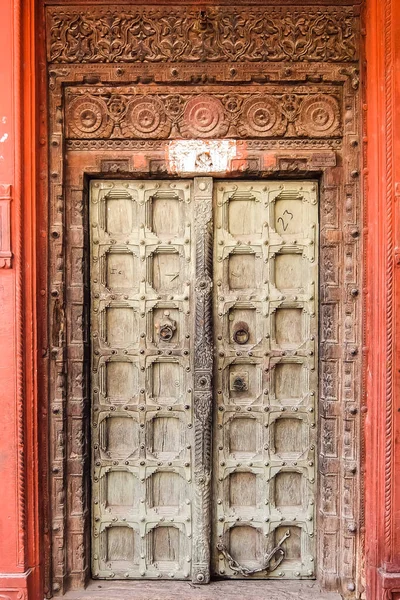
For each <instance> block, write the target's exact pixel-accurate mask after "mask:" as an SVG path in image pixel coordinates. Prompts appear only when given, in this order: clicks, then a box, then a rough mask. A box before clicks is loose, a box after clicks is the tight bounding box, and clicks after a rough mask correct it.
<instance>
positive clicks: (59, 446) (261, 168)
mask: <svg viewBox="0 0 400 600" xmlns="http://www.w3.org/2000/svg"><path fill="white" fill-rule="evenodd" d="M357 69H358V66H357V64H354V63H353V64H351V65H347V66H344V65H337V66H336V65H332V64H331V65H329V64H322V63H318V64H316V65H315V68H313V74H312V76H311V75H310V72H309V69H308V68H307V67H306V66H305V65H303V64H294V63H293V64H290V68H289V67H286V68H285V66H284V65H280V66H279V65H275V64H266V63H262V65H259V66H257V65H253V64H249V65H246V66H245V67H244V66H242V65H239V64H235V65H232V64H221V65H220V64H216V65H214V64H207V66H205V65H197V64H194V65H189V66H188V65H179V66H178V67H177V68H176V69H175V67H174V68H173V69H171V67H170V66H168V65H166V64H157V65H149V64H147V63H146V64H140V65H136V64H132V65H131V64H127V65H124V66H123V68H121V66H120V65H110V64H103V65H97V64H91V65H83V64H76V65H69V66H68V65H65V64H64V65H54V64H53V65H49V86H50V106H49V114H50V116H51V121H50V144H51V153H50V238H51V240H52V243H51V248H50V267H51V273H50V281H51V288H50V289H51V307H50V315H51V339H52V354H51V356H52V364H51V372H50V382H51V383H50V401H51V416H50V461H51V472H52V475H51V482H52V483H51V488H52V493H51V497H52V524H53V541H52V548H53V551H52V553H53V558H52V571H53V582H52V585H53V590H54V591H55V592H57V591H64V590H65V589H67V588H68V587H69V586H74V587H79V586H83V585H84V584H85V581H87V579H88V578H89V576H90V574H89V560H88V548H89V516H88V515H89V487H88V486H89V477H88V475H87V474H88V466H89V461H88V451H89V447H88V445H87V444H88V442H87V440H88V435H87V433H88V432H87V430H86V427H87V425H85V423H87V419H86V415H87V414H88V412H87V411H88V403H89V394H88V382H89V373H88V371H87V365H86V362H87V361H86V357H87V351H88V341H87V330H88V323H87V302H86V295H87V288H86V285H87V277H86V270H87V262H86V246H87V240H86V234H85V231H86V230H87V207H86V204H87V203H86V199H87V189H86V187H87V181H88V180H89V178H90V177H110V174H118V178H121V177H135V178H138V177H151V176H157V177H160V176H165V177H174V176H176V175H179V176H180V177H182V176H188V177H189V176H198V175H202V176H204V175H205V176H214V177H217V178H218V177H223V176H229V177H233V176H237V177H247V178H248V177H252V176H254V177H263V178H271V177H275V178H276V177H279V176H284V177H288V176H293V177H297V178H299V177H313V178H315V177H319V178H320V179H321V232H320V239H321V263H320V264H321V272H320V281H321V291H320V296H321V332H320V340H321V354H320V356H321V358H320V379H321V381H320V388H321V398H320V407H319V411H320V439H321V442H320V453H319V454H320V456H319V480H320V490H321V492H320V497H319V500H318V502H319V506H318V513H319V517H318V519H319V523H318V526H319V531H320V534H319V542H318V545H319V564H318V565H317V570H318V576H319V579H320V581H321V584H322V585H323V586H324V587H325V588H327V589H337V588H338V586H339V588H340V591H341V592H342V593H343V594H345V595H346V596H349V597H354V596H357V595H358V594H359V591H360V590H361V588H360V585H361V582H360V581H359V580H357V579H356V565H357V563H358V562H359V559H358V553H359V551H360V548H359V536H358V526H359V522H358V520H359V495H360V485H359V460H360V456H359V441H360V424H359V417H358V410H359V403H360V398H359V394H360V385H358V383H360V382H361V375H360V360H361V358H360V352H359V346H360V342H361V302H360V299H359V290H360V289H361V277H362V273H361V261H360V256H361V243H360V229H359V228H360V223H361V205H360V185H359V152H358V143H359V133H360V131H359V120H358V118H357V111H358V93H357V88H358V70H357ZM132 81H134V82H136V83H135V86H136V89H137V90H138V93H139V96H140V90H141V89H145V86H146V85H148V84H149V83H150V82H154V83H155V84H156V87H155V93H156V94H162V93H165V92H164V90H165V91H166V93H169V89H168V87H167V86H168V85H171V84H172V83H174V84H175V83H176V82H177V81H178V82H179V84H180V86H184V85H185V84H187V83H191V87H190V92H189V88H187V93H190V95H191V96H193V97H196V93H197V94H198V95H204V94H205V93H206V92H207V91H210V92H211V91H212V90H211V88H210V89H209V88H208V87H207V86H212V85H215V84H216V82H217V84H218V85H219V86H228V85H229V86H231V85H232V84H235V90H236V91H235V93H236V94H237V93H240V90H241V88H243V85H246V86H251V88H252V89H254V92H253V93H252V96H253V97H257V98H258V97H260V94H262V96H263V97H267V96H268V91H269V86H271V85H272V84H273V86H274V88H276V86H281V87H280V89H282V92H285V91H286V90H287V89H288V88H289V87H292V88H293V86H298V85H299V83H301V85H303V86H305V88H306V89H307V90H309V93H310V94H311V95H312V94H313V93H314V94H320V93H321V88H320V86H321V85H325V86H326V85H328V86H335V88H336V89H337V90H339V94H338V100H337V102H338V110H339V113H340V114H339V117H338V118H339V122H340V123H341V127H342V128H343V129H342V130H340V135H337V136H336V137H333V138H322V139H321V138H318V137H315V136H313V135H310V134H309V135H308V136H307V135H305V136H304V137H299V135H298V133H294V134H291V135H290V136H287V137H282V134H277V135H275V136H272V137H271V138H270V139H263V138H264V136H263V137H262V138H260V139H254V137H253V138H251V136H249V137H250V139H246V140H242V141H240V140H237V139H235V138H234V137H233V138H229V136H227V137H226V139H225V140H223V142H221V141H217V140H213V139H208V138H207V136H203V137H204V138H206V139H204V140H203V141H202V140H198V141H194V140H193V141H190V142H188V141H185V140H181V139H179V138H180V137H182V136H181V135H175V136H173V137H175V138H176V139H172V140H171V139H164V140H159V139H155V140H153V141H151V140H140V139H139V140H138V139H136V140H135V139H132V137H134V136H130V137H128V136H126V137H125V139H124V138H123V136H120V137H118V136H116V137H114V138H110V137H109V135H110V134H108V135H103V137H102V138H100V139H99V138H98V137H94V138H92V139H89V138H88V137H86V138H85V137H83V138H80V139H72V138H71V139H66V137H65V133H66V131H67V129H66V118H67V115H68V110H67V112H66V111H65V107H66V105H67V103H66V89H67V88H68V89H72V88H74V87H75V88H76V89H77V90H78V88H79V89H82V88H83V87H85V88H86V90H85V92H87V93H88V94H93V90H94V89H102V88H103V87H104V88H105V87H107V86H110V85H112V86H113V87H114V88H115V87H116V86H122V87H121V89H123V88H124V86H125V89H126V85H127V84H128V82H129V83H131V82H132ZM200 81H203V83H202V84H201V85H199V87H194V83H195V82H200ZM164 86H166V87H164ZM271 89H272V88H271ZM100 93H101V92H100ZM89 116H90V115H89ZM91 118H92V117H91ZM89 120H90V119H89ZM295 121H296V119H295ZM68 126H69V125H68ZM68 126H67V127H68ZM294 127H295V125H294ZM294 131H295V132H296V129H294ZM196 137H197V138H199V137H201V136H200V135H197V136H196ZM222 143H224V144H225V145H226V149H227V152H226V163H224V164H221V163H220V162H218V149H220V148H221V144H222ZM185 144H186V145H187V144H190V152H192V153H193V152H194V156H195V158H194V159H193V161H192V162H190V160H189V158H190V156H189V154H190V152H188V151H187V147H186V154H185ZM193 149H194V150H193ZM219 154H221V153H219ZM182 156H183V158H182ZM210 161H211V162H210ZM188 165H189V166H188ZM68 323H69V324H71V328H70V330H69V329H68ZM198 562H199V563H200V562H201V561H200V560H199V561H198ZM338 582H339V584H338Z"/></svg>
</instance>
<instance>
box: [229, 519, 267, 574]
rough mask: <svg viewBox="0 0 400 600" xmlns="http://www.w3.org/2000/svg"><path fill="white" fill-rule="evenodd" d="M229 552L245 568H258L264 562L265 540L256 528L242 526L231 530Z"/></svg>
mask: <svg viewBox="0 0 400 600" xmlns="http://www.w3.org/2000/svg"><path fill="white" fill-rule="evenodd" d="M229 552H230V553H231V555H232V556H234V557H235V560H237V561H238V562H240V564H242V565H245V566H256V565H258V564H262V561H263V558H264V556H263V539H262V534H261V532H260V531H259V530H258V529H256V528H255V527H249V526H248V525H241V526H236V527H231V528H230V530H229Z"/></svg>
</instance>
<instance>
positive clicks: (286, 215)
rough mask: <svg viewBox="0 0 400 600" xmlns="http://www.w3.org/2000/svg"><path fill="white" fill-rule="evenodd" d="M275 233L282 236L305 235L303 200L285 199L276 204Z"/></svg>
mask: <svg viewBox="0 0 400 600" xmlns="http://www.w3.org/2000/svg"><path fill="white" fill-rule="evenodd" d="M274 226H275V231H276V232H277V233H279V234H280V235H290V234H293V233H303V227H304V225H303V204H302V201H301V199H299V200H294V199H288V198H285V197H283V198H282V199H279V200H276V202H275V223H274Z"/></svg>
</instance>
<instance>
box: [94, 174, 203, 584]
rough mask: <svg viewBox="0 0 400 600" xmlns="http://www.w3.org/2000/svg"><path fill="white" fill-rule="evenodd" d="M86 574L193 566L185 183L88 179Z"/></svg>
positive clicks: (139, 573) (183, 571) (179, 571)
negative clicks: (89, 478) (89, 505)
mask: <svg viewBox="0 0 400 600" xmlns="http://www.w3.org/2000/svg"><path fill="white" fill-rule="evenodd" d="M90 215H91V219H90V222H91V334H92V371H93V374H92V456H93V459H92V465H93V469H92V472H93V487H92V497H93V527H92V573H93V576H94V577H100V578H104V577H107V578H108V577H111V578H112V577H114V578H130V577H132V578H135V577H149V578H158V577H166V578H170V577H175V578H187V577H188V576H189V574H190V572H191V537H192V531H191V526H192V507H191V498H192V493H191V490H190V482H191V477H192V473H191V446H192V443H193V441H192V437H193V430H192V419H193V414H192V412H193V405H192V388H193V373H192V371H193V368H192V364H193V363H192V336H191V330H192V314H191V308H192V304H193V299H192V291H191V280H192V265H193V256H194V246H193V241H192V227H193V215H192V203H191V183H190V182H174V183H169V182H153V181H152V182H141V181H137V182H136V181H129V182H126V181H102V182H92V183H91V194H90Z"/></svg>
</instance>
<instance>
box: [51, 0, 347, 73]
mask: <svg viewBox="0 0 400 600" xmlns="http://www.w3.org/2000/svg"><path fill="white" fill-rule="evenodd" d="M48 18H49V22H48V32H49V38H48V59H49V61H50V62H59V63H82V62H94V63H108V62H111V63H113V62H114V63H124V62H142V63H143V62H149V63H158V62H176V63H177V62H190V63H196V62H216V61H229V62H281V61H305V62H307V61H310V62H351V61H356V60H357V59H358V49H357V17H356V16H355V15H354V13H353V9H352V8H346V7H340V8H337V9H336V8H334V9H330V10H329V9H328V8H325V9H324V11H323V12H322V11H321V10H318V9H315V8H308V9H301V8H297V9H296V8H292V9H288V8H286V9H285V8H283V9H275V8H263V7H260V8H255V7H247V8H240V9H235V8H230V7H219V8H218V10H215V9H213V8H207V9H206V10H198V9H185V8H183V7H163V8H159V9H149V8H148V7H147V8H146V7H143V6H142V7H140V6H132V7H127V8H125V9H124V10H118V9H113V10H107V9H106V8H100V7H85V9H84V10H82V9H79V8H69V9H62V8H61V9H60V8H54V9H49V12H48Z"/></svg>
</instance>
